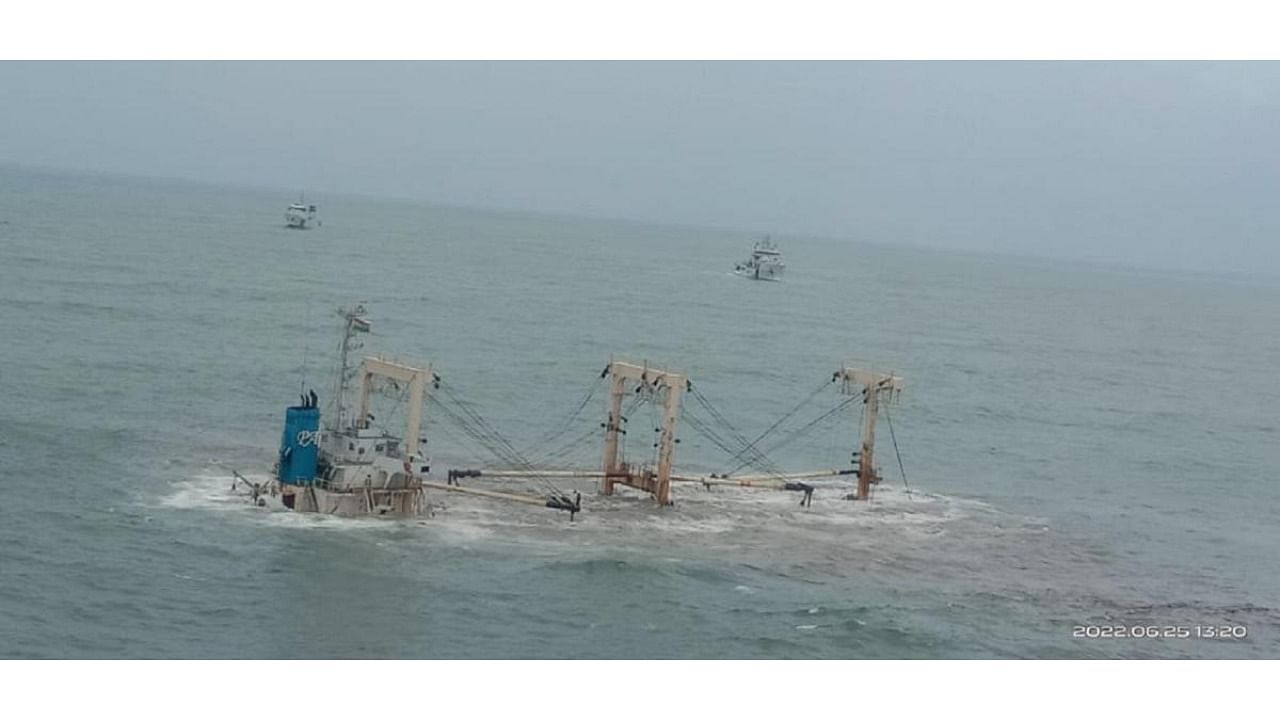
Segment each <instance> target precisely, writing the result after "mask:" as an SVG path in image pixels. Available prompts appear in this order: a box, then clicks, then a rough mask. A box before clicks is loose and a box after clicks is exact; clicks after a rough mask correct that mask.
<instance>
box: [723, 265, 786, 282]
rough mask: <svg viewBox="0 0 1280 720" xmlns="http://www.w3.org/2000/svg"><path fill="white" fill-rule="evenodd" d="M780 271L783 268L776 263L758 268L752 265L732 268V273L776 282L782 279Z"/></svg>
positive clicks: (750, 278) (751, 278)
mask: <svg viewBox="0 0 1280 720" xmlns="http://www.w3.org/2000/svg"><path fill="white" fill-rule="evenodd" d="M782 271H783V268H782V267H781V266H778V265H761V266H760V267H758V268H754V267H753V268H741V269H738V270H734V271H733V274H734V275H737V276H738V277H744V278H747V279H749V280H766V281H772V282H776V281H778V280H781V279H782Z"/></svg>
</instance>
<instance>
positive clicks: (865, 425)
mask: <svg viewBox="0 0 1280 720" xmlns="http://www.w3.org/2000/svg"><path fill="white" fill-rule="evenodd" d="M339 315H340V316H341V318H342V341H341V344H340V346H339V350H338V353H339V357H338V371H337V377H336V379H335V383H334V386H333V391H332V393H333V394H332V397H331V398H330V402H329V404H328V406H327V407H326V409H325V412H324V416H323V417H322V415H321V410H320V408H319V397H318V396H317V395H316V393H315V391H314V390H311V391H305V392H304V393H303V395H302V396H301V398H300V401H299V402H298V403H297V404H296V405H292V406H290V407H288V408H286V410H285V423H284V433H283V435H282V437H281V441H280V451H279V459H278V461H277V463H276V467H275V472H274V482H273V483H272V484H271V485H270V487H265V486H262V485H254V484H253V483H250V482H248V481H247V480H245V479H244V478H243V476H240V475H239V474H237V475H236V481H235V482H243V483H244V484H245V485H246V486H248V487H250V488H251V490H252V493H253V498H254V500H255V502H262V501H264V498H265V496H267V495H269V496H271V497H278V498H279V499H280V501H281V503H282V504H283V505H284V506H285V507H287V508H289V509H291V510H294V511H298V512H313V513H323V514H333V515H343V516H361V515H366V516H367V515H374V516H378V515H384V516H394V517H406V516H414V515H418V514H420V513H423V512H424V510H425V509H426V508H427V507H428V505H427V492H428V491H432V492H439V493H442V494H443V493H462V494H468V495H473V496H478V497H483V498H490V499H496V500H504V501H515V502H520V503H525V504H529V505H537V506H541V507H546V508H551V509H555V510H564V511H568V512H569V514H570V518H572V517H573V516H574V515H575V514H576V513H578V512H581V509H582V505H581V502H582V496H581V492H580V491H579V490H577V489H575V490H573V491H572V492H569V491H565V490H563V489H561V488H559V487H557V486H556V485H555V483H556V482H558V481H559V482H576V481H579V480H586V481H593V482H597V483H598V488H599V492H600V494H601V495H603V496H610V495H614V494H616V493H617V491H618V489H619V488H632V489H634V490H639V491H640V492H642V493H645V494H648V495H649V496H650V497H652V498H653V499H654V500H655V501H656V502H657V504H658V505H659V506H667V505H671V504H673V500H672V496H673V493H672V487H673V485H674V484H676V483H691V484H700V485H702V486H703V487H704V488H706V489H707V490H710V489H712V488H713V487H718V486H740V487H753V488H766V489H774V490H783V491H790V492H800V493H803V494H804V497H803V499H802V501H801V505H804V506H807V505H808V504H809V503H810V502H811V500H812V497H813V494H814V491H815V490H816V489H818V488H819V487H822V485H821V482H822V481H823V480H824V479H825V480H827V481H835V482H837V483H840V482H846V481H847V480H846V476H853V477H854V478H856V480H857V482H856V484H855V486H854V487H853V488H852V490H853V491H852V492H850V493H848V494H847V495H842V496H843V497H845V498H847V499H852V500H868V499H870V496H871V488H872V486H873V485H875V484H876V483H878V482H879V481H880V477H881V476H880V473H879V472H878V470H877V468H876V467H875V464H874V455H873V453H874V450H875V427H876V419H877V416H878V415H879V413H880V412H881V411H882V408H884V407H885V405H886V404H887V403H888V402H889V401H892V400H894V399H895V398H897V396H898V395H899V394H900V393H901V391H902V388H903V381H902V378H901V377H900V376H898V375H896V374H893V373H883V372H878V371H872V370H866V369H862V368H858V367H854V366H852V365H849V364H843V365H842V366H841V367H840V368H839V369H837V370H836V371H835V372H834V373H832V374H831V375H830V376H829V377H828V378H826V379H824V381H823V383H822V384H821V385H820V386H819V387H818V388H817V389H815V390H814V392H813V393H812V394H810V395H809V397H808V398H806V399H805V400H804V401H803V402H802V403H801V404H800V405H798V406H797V407H795V408H793V409H792V410H791V411H790V412H788V413H787V414H786V415H784V416H783V417H782V418H780V419H778V421H777V422H775V423H773V424H772V425H771V426H770V427H769V429H768V430H766V431H765V432H764V433H762V434H761V435H759V436H757V437H755V438H754V439H751V440H748V439H747V438H746V437H745V436H743V435H742V434H741V433H739V432H738V431H737V430H736V429H734V428H733V426H732V425H731V424H730V423H729V421H728V419H727V418H726V417H725V416H724V414H723V413H722V412H720V411H719V410H718V409H717V408H716V407H715V406H714V405H713V404H712V403H711V401H710V399H709V398H707V397H706V396H705V395H704V394H703V393H702V392H701V391H700V390H699V389H698V387H697V386H696V385H695V384H694V383H693V382H692V381H691V380H690V379H689V377H688V376H687V375H685V374H684V373H681V372H678V371H673V370H671V369H668V368H666V367H659V366H655V365H652V364H650V363H648V362H631V361H627V360H620V359H610V361H609V364H608V365H606V366H605V368H604V370H603V371H602V372H600V373H599V374H598V376H597V377H596V379H595V381H594V382H593V384H592V386H591V388H590V389H589V391H588V392H587V395H586V397H585V398H584V399H583V400H582V401H581V402H579V403H578V404H577V406H576V408H575V409H574V411H573V413H571V415H570V417H569V418H568V420H567V421H565V422H563V423H558V424H555V427H556V428H557V429H555V430H553V431H552V432H551V433H550V434H549V435H545V436H543V438H542V439H541V440H539V441H537V442H535V443H533V444H532V445H531V446H529V447H527V448H525V449H522V450H521V449H517V448H516V444H515V443H513V442H512V441H511V440H510V439H508V438H507V437H505V436H504V435H503V434H502V433H500V432H499V431H498V430H497V429H496V428H495V426H494V424H493V423H491V422H489V421H488V420H486V419H485V418H484V417H483V416H481V415H480V413H479V411H478V410H477V409H476V408H477V405H476V404H475V403H473V402H470V401H467V400H464V399H463V398H461V397H460V396H459V395H458V393H457V392H456V391H455V390H454V389H452V386H451V385H449V384H446V383H444V381H443V380H442V379H441V377H440V375H439V374H437V373H436V372H435V371H434V370H433V369H432V367H431V366H430V365H424V366H420V367H419V366H415V365H412V364H406V363H403V362H399V361H395V360H390V359H387V358H385V357H381V356H372V355H366V356H364V357H363V358H362V359H360V360H359V362H356V361H355V360H353V356H354V354H355V353H356V352H357V351H358V350H360V349H361V348H362V347H363V344H362V342H361V339H360V338H361V336H362V335H364V334H366V333H368V332H369V330H370V322H369V320H368V317H367V313H366V311H365V309H364V307H363V306H356V307H354V308H352V309H350V310H346V309H344V310H341V311H339ZM603 386H607V388H608V389H607V396H608V399H607V405H606V408H605V414H604V418H603V420H604V422H600V423H598V425H597V423H589V424H588V426H587V427H586V428H583V427H579V428H578V430H579V431H582V430H584V429H585V430H586V432H582V433H581V434H580V435H579V436H578V437H577V438H576V439H574V440H572V441H570V442H569V443H567V444H563V445H561V443H563V437H565V436H566V435H568V434H569V433H570V431H571V430H572V429H573V422H574V421H575V420H578V419H579V418H582V419H585V420H589V418H584V416H582V414H581V411H582V410H583V409H584V408H585V407H586V406H587V405H588V403H589V402H590V400H591V398H592V397H594V396H595V394H596V392H597V391H598V390H599V389H601V388H602V387H603ZM833 386H834V387H836V388H837V389H838V391H839V392H838V393H836V394H834V395H833V394H832V393H831V392H830V390H829V388H831V387H833ZM304 388H305V385H304ZM824 391H825V392H824ZM820 395H826V396H828V397H829V398H835V399H836V402H837V404H836V406H835V407H834V408H830V409H828V410H827V411H826V412H823V413H821V414H819V416H818V417H817V418H815V419H813V420H811V421H810V422H808V423H804V424H802V425H800V426H799V427H798V428H796V427H792V428H790V432H789V433H787V435H786V437H785V438H783V439H782V440H778V438H774V440H775V442H773V443H772V444H771V445H769V446H767V447H766V445H765V444H764V441H765V440H766V439H767V438H768V437H769V436H770V434H771V433H773V432H774V431H775V430H778V429H779V428H780V427H786V422H788V421H789V420H791V418H793V417H795V416H796V415H797V413H798V412H799V411H800V410H802V409H803V408H804V407H806V406H807V405H806V404H807V403H810V402H812V401H814V399H815V398H818V397H819V396H820ZM374 396H382V397H383V398H390V399H392V400H393V401H394V402H395V403H396V411H403V416H404V425H403V431H402V432H400V433H395V432H392V431H391V430H388V429H387V428H386V427H384V426H382V425H379V424H377V423H376V418H375V417H374V415H373V414H372V412H371V410H372V409H373V408H372V406H371V400H372V398H373V397H374ZM686 400H688V401H690V402H693V403H695V405H694V406H692V407H691V408H686V409H685V410H684V411H682V407H681V406H682V404H684V403H685V402H686ZM859 401H860V402H861V404H862V407H863V410H862V418H861V437H860V438H859V443H858V445H857V448H856V449H855V450H854V451H853V452H852V455H851V460H850V463H849V465H850V466H847V467H844V468H832V469H822V470H813V471H805V472H793V471H784V470H782V469H781V468H780V467H779V466H778V465H777V464H776V463H774V462H773V460H772V459H770V457H769V455H768V453H770V452H774V451H776V450H777V449H778V448H780V447H782V446H784V445H786V444H787V443H789V442H791V441H793V440H796V439H797V438H798V437H802V436H803V435H805V434H806V433H809V432H810V431H811V429H812V428H814V427H815V426H816V425H817V423H819V422H822V421H824V420H827V419H829V418H836V419H837V420H836V421H838V418H839V417H840V415H839V411H840V410H841V409H842V408H845V407H847V406H850V405H852V404H853V403H855V402H859ZM645 405H648V406H650V408H651V409H650V413H649V414H650V417H651V418H652V423H653V425H654V426H653V427H652V433H653V434H652V435H649V436H648V437H651V438H652V443H649V442H648V441H645V442H644V443H642V444H641V447H642V448H643V449H639V450H637V449H636V445H635V443H634V442H633V444H632V456H631V458H630V459H628V457H627V455H626V453H627V451H626V436H627V435H628V430H630V431H631V432H632V433H634V432H635V431H641V435H640V436H641V437H644V436H645V433H644V432H643V431H644V430H646V428H643V427H638V426H637V424H636V423H635V422H634V421H635V420H637V419H639V418H642V417H643V413H642V412H641V411H640V408H643V407H644V406H645ZM424 409H430V410H432V412H433V413H435V411H439V415H440V420H441V421H445V422H449V423H450V426H451V428H452V429H451V430H450V431H449V432H450V435H449V437H451V438H455V437H456V438H462V437H465V438H467V439H469V440H470V441H472V444H473V445H474V447H477V448H480V449H483V450H484V451H486V452H487V453H488V454H490V455H492V456H493V458H494V459H495V460H496V461H497V463H498V465H497V467H496V469H450V470H448V472H447V473H445V474H444V476H445V477H446V478H447V479H446V481H445V482H443V483H442V482H439V481H437V480H433V479H432V476H431V463H430V461H429V459H428V457H427V454H426V444H427V438H426V437H423V435H422V428H423V411H424ZM694 410H696V412H694ZM379 412H382V410H381V408H379ZM846 416H847V415H846ZM433 417H435V415H434V414H433ZM885 417H886V419H887V418H888V416H887V408H886V415H885ZM629 419H630V420H632V423H631V427H628V420H629ZM536 421H537V420H535V422H536ZM579 425H581V422H579ZM681 426H687V427H688V428H690V429H691V430H692V431H694V432H696V433H698V434H699V435H701V436H703V438H705V439H708V440H709V441H710V442H711V443H712V444H713V445H715V446H716V447H719V448H720V449H721V450H724V451H726V452H728V453H729V455H730V458H729V461H730V463H734V465H733V466H732V467H730V468H729V469H728V470H727V471H726V472H720V473H679V472H677V471H676V469H675V466H674V456H675V450H676V447H677V444H678V443H679V442H680V439H679V438H678V437H677V432H678V430H679V428H680V427H681ZM454 430H457V431H458V433H459V435H457V436H454V435H453V431H454ZM890 430H892V423H890ZM780 434H781V433H780ZM552 440H556V442H552ZM593 442H598V443H601V445H602V446H603V454H602V455H595V457H597V458H600V461H599V464H598V465H595V467H591V466H590V465H587V466H586V467H583V466H578V467H569V468H566V467H565V466H564V464H566V463H565V458H567V457H570V456H571V455H569V454H567V453H568V451H569V450H572V449H575V448H576V449H582V450H589V449H590V448H589V447H588V446H589V445H590V444H591V443H593ZM895 449H896V439H895ZM650 451H651V454H650ZM899 463H901V459H900V458H899ZM745 468H750V469H751V470H752V471H751V472H747V473H744V474H739V471H740V470H743V469H745ZM463 480H468V485H467V486H465V487H464V486H463V485H462V481H463ZM472 480H475V481H477V482H479V483H481V484H483V483H485V482H490V483H492V486H491V487H476V486H475V484H476V483H473V482H471V481H472ZM903 481H904V483H905V473H904V475H903ZM522 483H527V485H522ZM512 485H515V486H516V488H517V489H516V490H512ZM233 487H235V485H234V484H233ZM522 487H533V488H536V490H535V492H536V494H533V493H530V492H525V491H523V490H522V489H521V488H522ZM827 487H830V486H829V485H828V486H827Z"/></svg>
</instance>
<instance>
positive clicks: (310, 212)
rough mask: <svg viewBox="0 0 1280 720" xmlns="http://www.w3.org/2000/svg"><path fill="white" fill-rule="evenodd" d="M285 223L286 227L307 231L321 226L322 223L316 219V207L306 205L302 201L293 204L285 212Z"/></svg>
mask: <svg viewBox="0 0 1280 720" xmlns="http://www.w3.org/2000/svg"><path fill="white" fill-rule="evenodd" d="M284 223H285V226H286V227H291V228H295V229H297V230H306V229H307V228H308V227H310V226H311V225H319V224H320V221H319V220H318V219H316V206H315V205H306V204H304V203H303V202H302V200H299V201H298V202H296V203H293V204H292V205H290V206H289V208H288V209H287V210H285V211H284Z"/></svg>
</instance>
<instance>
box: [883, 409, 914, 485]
mask: <svg viewBox="0 0 1280 720" xmlns="http://www.w3.org/2000/svg"><path fill="white" fill-rule="evenodd" d="M884 420H885V424H886V425H888V426H889V439H890V440H893V454H894V455H897V456H898V471H899V472H901V473H902V486H903V487H904V488H906V489H907V498H908V499H910V500H914V499H915V498H913V497H911V486H910V485H908V484H907V471H906V469H905V468H903V467H902V453H900V452H898V438H897V437H896V436H895V435H894V434H893V418H892V417H889V403H885V404H884Z"/></svg>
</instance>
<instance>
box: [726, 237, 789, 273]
mask: <svg viewBox="0 0 1280 720" xmlns="http://www.w3.org/2000/svg"><path fill="white" fill-rule="evenodd" d="M786 269H787V265H786V263H784V262H783V261H782V251H781V250H779V249H778V246H777V245H776V244H774V242H773V240H771V239H770V238H769V236H768V235H766V236H765V237H764V239H763V240H760V241H758V242H757V243H756V244H755V246H754V247H752V248H751V257H749V258H747V259H746V260H743V261H742V262H740V263H738V264H737V265H736V266H735V267H734V269H733V272H734V274H735V275H741V276H742V277H747V278H751V279H752V280H781V279H782V271H783V270H786Z"/></svg>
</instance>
